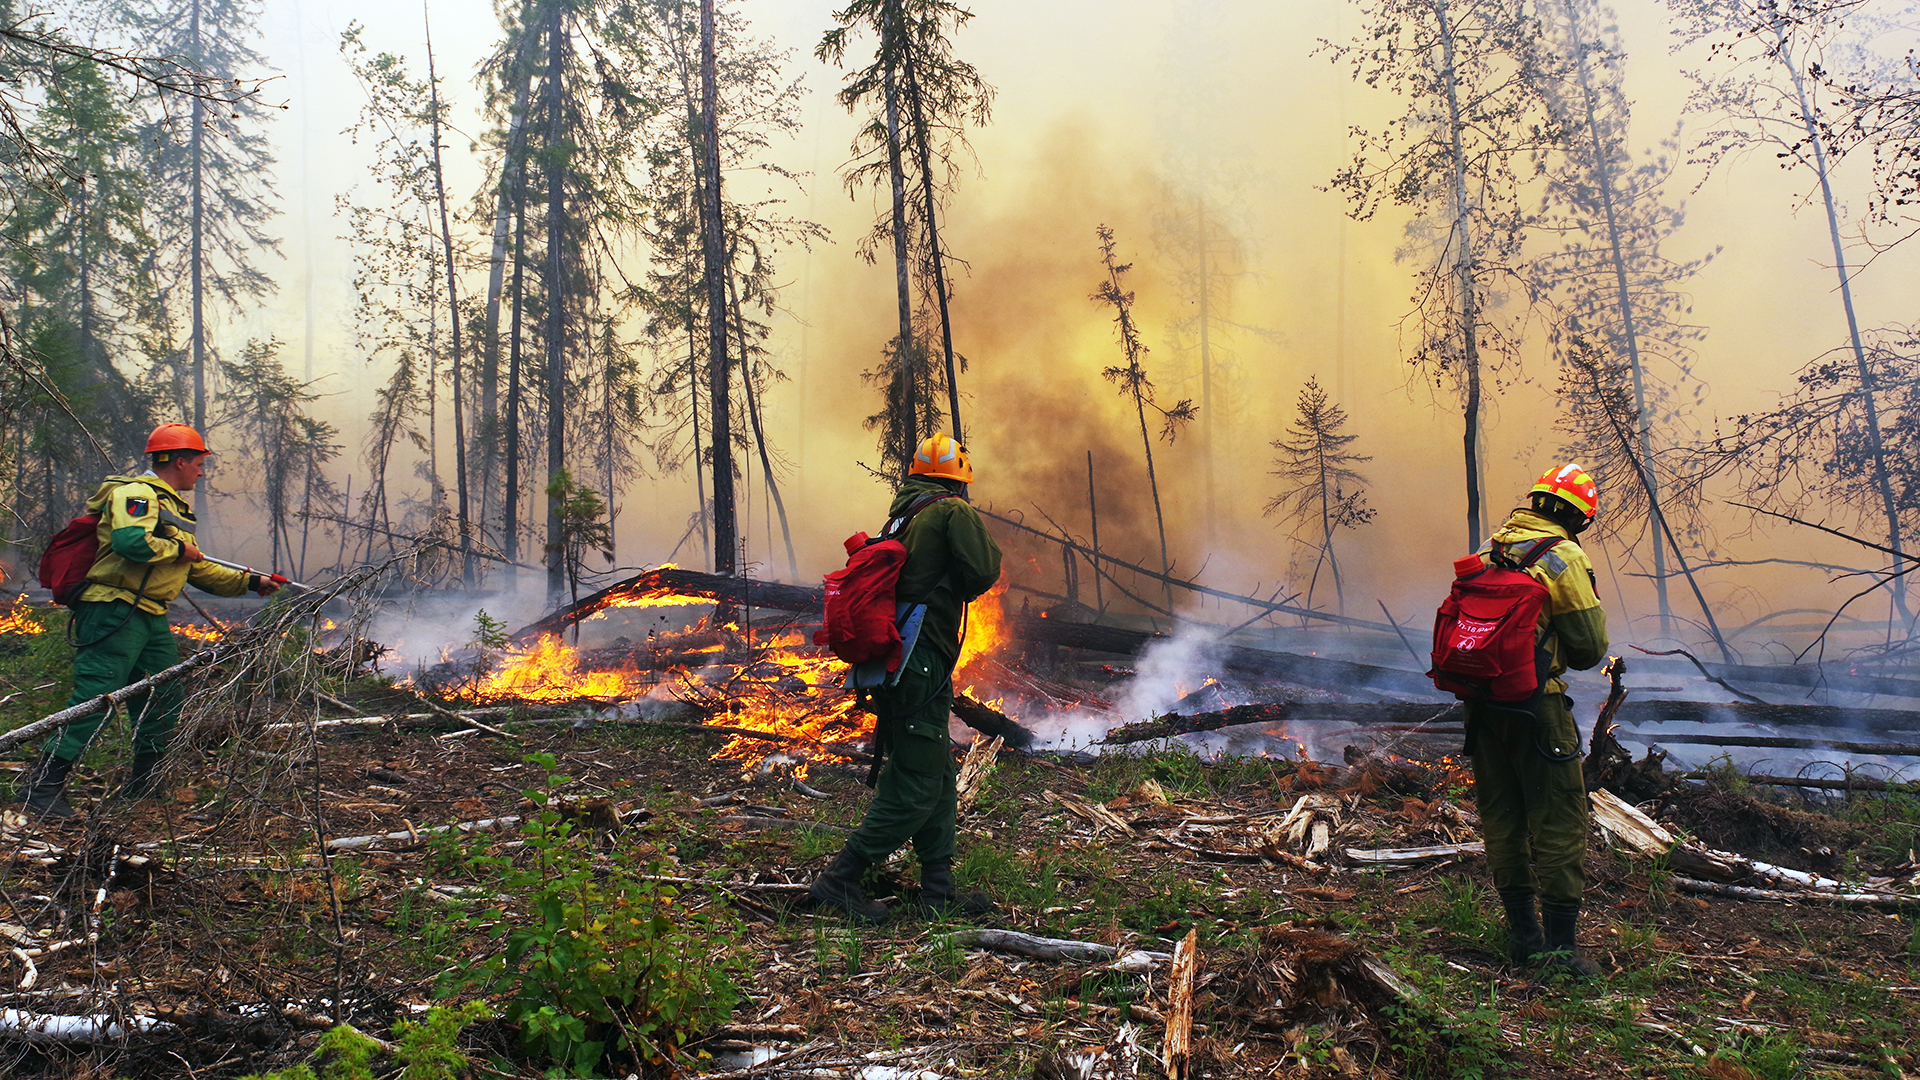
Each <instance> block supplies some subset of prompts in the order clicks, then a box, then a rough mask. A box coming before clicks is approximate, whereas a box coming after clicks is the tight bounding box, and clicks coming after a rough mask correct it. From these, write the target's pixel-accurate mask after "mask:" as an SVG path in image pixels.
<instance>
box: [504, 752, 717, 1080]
mask: <svg viewBox="0 0 1920 1080" xmlns="http://www.w3.org/2000/svg"><path fill="white" fill-rule="evenodd" d="M527 761H528V762H529V763H530V764H533V765H536V766H538V767H540V768H541V769H544V770H546V772H547V777H546V785H545V787H544V788H535V789H531V790H528V791H526V792H525V793H524V794H525V795H526V796H527V798H528V799H530V800H532V802H533V804H534V806H535V811H534V813H532V814H531V815H529V817H528V820H527V821H526V822H525V823H524V825H523V826H522V835H523V836H524V838H525V841H526V847H527V849H528V850H529V851H530V852H532V855H533V858H532V859H531V861H530V864H529V865H525V866H516V865H514V864H512V863H508V862H504V861H502V862H501V864H500V865H501V871H502V873H501V876H500V880H499V882H498V886H499V888H500V890H501V891H502V892H504V893H506V894H507V895H510V896H515V897H523V898H525V903H526V909H525V911H526V915H527V916H529V917H528V918H526V919H523V920H521V921H520V922H519V924H518V925H514V926H512V927H511V929H509V930H508V932H507V935H506V947H505V949H504V951H503V952H502V953H501V954H500V955H499V956H498V957H496V958H495V959H494V960H493V961H492V963H491V965H490V966H489V970H488V971H487V974H488V975H490V976H491V977H492V978H493V979H495V980H498V981H500V982H503V983H504V984H505V991H506V992H505V1007H504V1016H505V1018H506V1019H507V1020H508V1021H509V1022H511V1023H513V1024H515V1025H518V1026H519V1028H520V1035H521V1039H522V1040H523V1042H524V1045H525V1046H526V1047H527V1049H528V1050H530V1051H532V1052H535V1053H543V1054H545V1055H547V1056H548V1057H550V1058H552V1060H553V1062H554V1064H555V1065H557V1066H559V1067H560V1068H561V1069H563V1070H565V1071H566V1072H567V1074H568V1075H585V1074H590V1073H593V1072H595V1071H596V1070H598V1069H599V1067H600V1063H601V1059H602V1057H604V1056H606V1055H607V1054H608V1053H614V1054H618V1055H621V1056H623V1057H631V1058H634V1059H638V1060H640V1061H645V1062H653V1063H659V1062H665V1061H670V1060H673V1059H675V1058H678V1057H679V1056H680V1055H681V1047H683V1046H685V1045H686V1044H687V1043H689V1042H691V1041H693V1040H695V1039H697V1038H698V1037H699V1036H701V1035H702V1034H704V1033H705V1032H707V1031H710V1030H712V1029H713V1028H715V1027H718V1026H719V1025H720V1024H722V1023H725V1022H726V1020H727V1018H728V1017H729V1016H731V1015H732V1013H733V1007H734V1005H735V1004H736V1003H737V1002H738V1001H739V998H740V991H739V987H738V985H737V984H736V981H735V980H736V978H737V976H738V974H739V973H740V972H742V971H744V970H746V967H747V965H746V962H745V960H744V958H743V956H742V954H741V951H740V949H739V948H738V943H737V939H736V930H735V928H734V927H733V925H732V924H731V922H728V921H723V917H721V916H718V915H714V914H710V913H708V912H704V911H696V910H693V909H691V908H688V907H687V906H685V905H684V904H682V903H680V902H679V891H678V890H677V889H675V888H674V887H673V886H672V885H670V884H667V883H664V882H659V881H651V880H647V878H648V876H649V875H659V874H660V873H661V872H662V869H663V868H662V866H661V865H660V864H658V863H654V864H650V865H648V866H646V867H645V868H636V867H634V866H633V865H632V864H631V863H630V862H629V861H628V860H627V858H626V857H625V856H624V855H616V856H615V857H614V858H613V859H612V860H611V861H610V862H609V863H608V864H603V865H596V863H595V860H594V856H593V854H592V853H591V851H590V850H588V847H587V845H586V844H585V842H584V840H585V838H584V837H575V836H574V835H573V826H572V823H570V822H569V821H567V820H565V818H564V817H563V816H562V815H561V814H560V813H559V811H558V810H557V809H556V807H555V804H554V798H553V792H554V789H555V788H557V787H559V786H561V785H563V784H565V783H567V782H568V778H567V777H565V776H560V775H557V774H555V773H554V772H553V769H554V764H555V763H554V759H553V756H552V755H551V754H544V753H536V754H532V755H529V756H528V757H527ZM500 917H501V913H500V912H498V911H494V912H488V913H486V914H485V915H482V916H479V919H480V920H483V921H489V922H492V921H495V920H498V919H499V918H500Z"/></svg>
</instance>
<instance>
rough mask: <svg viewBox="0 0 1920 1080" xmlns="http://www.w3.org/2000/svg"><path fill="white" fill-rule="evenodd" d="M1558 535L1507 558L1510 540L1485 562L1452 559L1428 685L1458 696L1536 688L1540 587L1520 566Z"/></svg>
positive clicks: (1524, 694)
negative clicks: (1449, 585)
mask: <svg viewBox="0 0 1920 1080" xmlns="http://www.w3.org/2000/svg"><path fill="white" fill-rule="evenodd" d="M1559 542H1560V538H1559V537H1553V536H1550V537H1546V538H1545V539H1542V540H1539V541H1536V542H1535V543H1534V545H1533V549H1532V550H1531V551H1529V552H1527V556H1526V558H1524V559H1522V560H1521V561H1520V562H1518V563H1512V562H1511V560H1512V550H1513V549H1512V547H1511V546H1509V545H1506V544H1501V543H1495V544H1494V545H1493V546H1492V556H1493V557H1492V561H1490V562H1486V563H1483V562H1481V560H1480V557H1479V556H1478V555H1468V556H1466V557H1465V558H1461V559H1455V560H1454V563H1453V572H1454V574H1455V575H1456V577H1455V579H1454V582H1453V591H1452V592H1450V593H1449V594H1448V595H1447V599H1446V601H1445V602H1444V603H1442V604H1441V605H1440V610H1439V612H1438V613H1437V614H1436V615H1435V616H1434V619H1433V670H1431V671H1429V672H1427V677H1428V678H1430V679H1432V680H1433V685H1435V686H1437V687H1439V688H1440V689H1442V690H1445V691H1447V692H1448V693H1450V694H1452V695H1454V696H1455V697H1457V698H1459V699H1460V700H1462V701H1499V702H1519V701H1526V700H1527V699H1529V698H1531V697H1533V695H1534V694H1535V693H1537V692H1539V689H1540V667H1539V660H1538V658H1537V656H1536V653H1537V652H1538V648H1539V625H1540V612H1541V611H1542V610H1543V609H1544V608H1545V607H1546V605H1547V587H1546V586H1545V585H1543V584H1541V583H1540V582H1539V581H1536V580H1535V579H1534V578H1533V576H1532V575H1530V574H1528V573H1526V569H1527V567H1529V566H1532V565H1533V564H1534V563H1535V562H1537V561H1539V559H1540V557H1541V556H1543V555H1545V554H1546V553H1547V552H1548V551H1550V550H1552V549H1553V546H1554V545H1555V544H1558V543H1559Z"/></svg>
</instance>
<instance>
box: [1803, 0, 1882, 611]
mask: <svg viewBox="0 0 1920 1080" xmlns="http://www.w3.org/2000/svg"><path fill="white" fill-rule="evenodd" d="M1774 18H1775V19H1776V20H1779V19H1783V18H1784V16H1782V15H1779V14H1778V13H1776V14H1775V15H1774ZM1774 32H1775V34H1776V35H1778V39H1779V46H1778V48H1777V49H1776V50H1775V55H1776V56H1777V57H1778V58H1779V60H1780V63H1781V66H1782V67H1785V68H1786V69H1787V74H1788V75H1789V76H1791V77H1792V78H1793V90H1794V93H1795V94H1797V95H1799V100H1800V121H1801V123H1802V124H1803V125H1804V127H1805V130H1806V139H1807V144H1808V145H1809V146H1811V147H1813V168H1814V172H1815V174H1816V175H1818V176H1819V178H1820V200H1821V203H1822V205H1823V206H1824V207H1825V209H1826V211H1827V235H1828V237H1829V238H1830V239H1831V240H1832V242H1833V272H1834V274H1835V275H1836V276H1837V277H1838V278H1839V281H1840V303H1841V306H1843V307H1844V308H1845V309H1846V312H1847V338H1848V340H1849V341H1850V342H1851V344H1852V346H1853V362H1854V365H1855V367H1856V368H1858V370H1859V372H1860V401H1861V404H1862V405H1863V406H1864V407H1865V409H1866V414H1867V438H1868V440H1869V443H1870V445H1871V446H1872V447H1873V483H1874V486H1875V487H1876V488H1878V489H1879V490H1880V506H1881V510H1882V512H1883V513H1884V514H1885V515H1886V518H1887V546H1888V547H1890V548H1892V549H1893V550H1894V553H1895V554H1896V555H1898V554H1901V553H1903V552H1904V550H1905V549H1904V548H1903V547H1902V546H1901V542H1900V513H1899V511H1898V510H1897V509H1896V508H1895V507H1894V503H1893V481H1892V478H1891V477H1890V476H1889V474H1888V472H1887V449H1886V443H1885V442H1883V441H1882V440H1881V438H1880V406H1879V403H1878V402H1876V401H1875V400H1874V396H1873V395H1874V379H1873V370H1872V369H1871V368H1870V367H1869V366H1868V365H1867V351H1866V348H1865V346H1863V345H1862V344H1861V342H1860V320H1859V317H1858V316H1857V315H1855V314H1854V310H1853V279H1852V277H1851V276H1850V275H1849V274H1848V273H1847V253H1846V248H1845V247H1843V246H1842V245H1841V243H1840V212H1839V211H1838V210H1837V209H1836V208H1835V207H1834V202H1833V184H1832V181H1831V180H1829V179H1828V176H1827V146H1826V136H1825V134H1824V133H1823V132H1822V131H1821V129H1820V127H1819V125H1818V124H1817V123H1816V122H1815V120H1814V118H1813V104H1812V103H1811V102H1810V101H1808V100H1807V86H1806V81H1805V79H1804V77H1803V76H1802V75H1801V73H1800V69H1799V68H1797V67H1795V66H1794V62H1793V57H1792V55H1791V54H1790V53H1789V52H1788V50H1787V47H1786V30H1785V28H1784V27H1783V26H1781V25H1780V24H1779V23H1778V22H1776V24H1775V27H1774ZM1886 584H1887V590H1888V591H1889V592H1891V593H1892V594H1893V606H1894V610H1895V611H1896V612H1898V613H1899V617H1900V621H1901V622H1912V621H1913V616H1912V613H1911V612H1909V611H1908V610H1907V590H1906V586H1905V585H1904V584H1902V579H1900V578H1890V579H1888V581H1887V583H1886Z"/></svg>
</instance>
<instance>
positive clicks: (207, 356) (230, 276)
mask: <svg viewBox="0 0 1920 1080" xmlns="http://www.w3.org/2000/svg"><path fill="white" fill-rule="evenodd" d="M129 15H130V18H131V19H132V22H133V24H134V29H135V31H136V32H137V33H138V34H139V36H140V39H141V41H142V44H143V47H144V48H146V49H147V50H149V51H151V52H153V53H155V54H157V55H161V56H173V57H178V58H179V59H180V62H181V63H183V64H185V65H187V66H188V67H190V68H192V69H194V70H196V71H199V72H202V73H204V74H206V75H208V76H211V77H214V78H219V79H229V80H239V81H245V80H252V79H256V78H258V77H259V76H261V75H262V74H263V73H264V72H265V70H266V67H267V65H266V60H265V58H264V57H262V56H261V55H260V53H259V52H257V51H256V50H255V42H257V41H258V40H259V37H260V29H259V23H260V17H261V8H260V5H259V4H258V3H256V2H255V0H146V5H145V6H144V7H137V8H133V9H131V10H130V12H129ZM170 104H171V103H170V102H169V101H167V100H166V99H165V97H164V95H154V96H150V97H149V98H148V100H147V109H146V116H145V120H144V131H143V132H142V145H144V146H145V147H146V148H147V152H148V160H147V162H146V169H147V175H148V178H149V181H150V183H151V187H152V196H151V199H150V202H149V209H150V211H151V215H152V222H153V230H154V240H155V260H154V272H155V277H156V279H157V285H158V289H159V295H160V299H161V302H162V303H164V304H165V305H166V306H167V307H168V308H169V310H170V311H171V312H173V313H174V315H173V320H174V324H175V325H177V326H181V327H183V328H184V330H185V333H186V337H187V341H186V343H185V348H184V350H183V351H179V352H176V353H175V354H174V355H173V356H171V357H168V358H167V359H168V361H169V366H172V367H174V368H175V369H176V370H177V371H178V372H179V373H180V375H182V376H183V377H184V378H183V379H182V380H181V382H182V384H183V389H185V390H187V391H189V392H188V393H186V394H184V395H182V398H183V399H182V400H180V402H179V403H180V407H181V411H182V412H183V413H184V414H185V416H186V418H187V420H188V421H189V422H190V423H192V424H193V425H194V427H196V428H199V429H200V430H201V431H202V432H203V433H205V432H206V431H207V424H208V419H209V415H210V414H209V409H210V407H211V406H210V400H211V395H212V394H213V393H214V392H215V391H214V389H213V388H212V387H211V386H210V385H209V380H210V379H211V377H212V375H213V373H214V370H215V369H214V367H213V359H212V358H213V357H214V355H215V353H216V352H217V350H216V349H215V346H214V343H213V341H212V340H211V339H212V328H213V325H214V324H215V321H216V320H217V319H218V318H219V317H221V316H222V315H224V316H226V317H228V318H231V317H233V316H234V315H236V314H237V313H238V312H239V310H240V309H241V308H242V307H243V306H244V305H246V304H248V303H252V302H257V301H259V300H261V299H263V298H265V297H266V296H267V295H268V294H270V293H272V292H273V291H274V289H275V285H274V281H273V278H272V277H271V276H269V275H268V273H267V272H266V271H265V270H264V269H262V265H263V263H264V261H265V259H266V257H268V256H278V255H279V253H280V242H279V240H278V239H277V238H275V237H274V236H273V235H272V233H270V232H269V231H268V226H269V224H270V223H271V222H272V220H273V218H274V217H275V216H276V215H277V214H278V213H279V208H278V202H279V196H278V195H277V194H276V193H275V189H274V185H273V165H274V158H273V154H272V151H271V150H270V149H269V145H268V141H267V121H268V119H269V118H270V117H271V116H272V115H273V112H274V111H275V110H272V109H270V108H269V107H268V106H267V105H266V104H265V103H264V102H262V101H261V100H259V99H258V98H257V97H255V98H247V99H243V100H239V101H235V102H232V103H230V104H228V105H224V106H221V107H217V108H216V107H211V105H210V103H209V102H208V101H207V100H206V99H204V98H201V97H195V98H193V100H192V102H191V105H190V107H189V109H188V110H187V115H186V116H185V117H184V119H185V121H186V128H185V130H181V129H180V127H179V125H178V124H177V123H175V117H174V115H173V113H172V111H171V110H170V108H169V106H170ZM176 348H177V346H176ZM216 480H217V476H213V477H208V478H206V479H205V480H203V481H202V484H201V487H202V489H203V490H202V492H201V494H200V496H199V498H198V499H197V500H196V505H197V507H198V509H199V512H200V515H201V518H202V520H203V521H205V520H207V519H209V518H210V517H211V516H212V512H213V508H214V501H213V498H212V491H211V490H210V489H211V488H212V487H213V486H214V484H215V481H216Z"/></svg>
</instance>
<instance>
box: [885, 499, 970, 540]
mask: <svg viewBox="0 0 1920 1080" xmlns="http://www.w3.org/2000/svg"><path fill="white" fill-rule="evenodd" d="M959 497H960V496H958V495H956V494H954V493H953V492H951V491H934V492H929V493H928V494H925V495H922V496H920V497H919V498H917V499H915V500H913V501H912V502H911V503H908V504H907V510H906V513H904V514H901V515H900V516H899V517H897V518H892V519H890V520H889V521H888V522H887V524H886V527H885V528H883V529H881V530H880V535H879V536H878V537H875V539H878V540H891V539H893V538H894V537H896V536H899V535H900V534H901V533H903V532H906V531H907V525H908V523H910V522H911V521H913V519H914V518H916V517H918V516H919V515H920V511H922V510H925V509H926V508H927V507H929V506H932V505H933V504H934V503H937V502H940V501H942V500H944V499H957V498H959Z"/></svg>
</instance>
